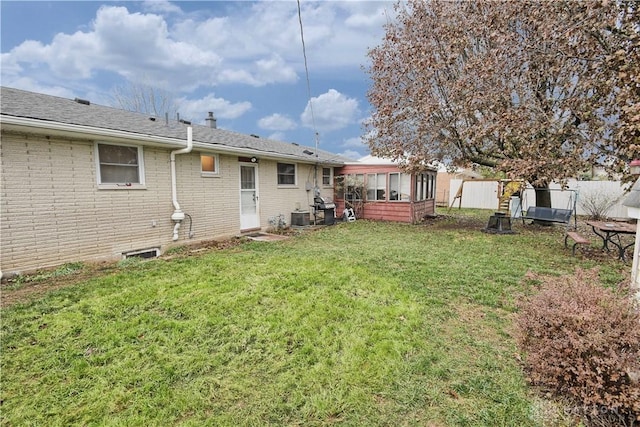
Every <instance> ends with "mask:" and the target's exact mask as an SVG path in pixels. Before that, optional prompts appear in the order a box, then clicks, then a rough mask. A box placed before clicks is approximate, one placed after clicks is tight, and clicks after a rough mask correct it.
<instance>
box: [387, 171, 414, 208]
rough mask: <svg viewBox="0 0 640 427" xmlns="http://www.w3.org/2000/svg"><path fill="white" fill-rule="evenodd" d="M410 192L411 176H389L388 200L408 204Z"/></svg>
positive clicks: (391, 174)
mask: <svg viewBox="0 0 640 427" xmlns="http://www.w3.org/2000/svg"><path fill="white" fill-rule="evenodd" d="M410 191H411V175H408V174H406V173H390V174H389V200H399V201H405V202H408V201H409V198H410V194H409V192H410Z"/></svg>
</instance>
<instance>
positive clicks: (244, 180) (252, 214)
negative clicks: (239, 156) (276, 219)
mask: <svg viewBox="0 0 640 427" xmlns="http://www.w3.org/2000/svg"><path fill="white" fill-rule="evenodd" d="M257 171H258V165H252V164H244V165H240V229H241V230H247V229H250V228H259V227H260V216H259V214H258V212H259V210H258V180H257V176H258V174H257Z"/></svg>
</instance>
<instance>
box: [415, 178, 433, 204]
mask: <svg viewBox="0 0 640 427" xmlns="http://www.w3.org/2000/svg"><path fill="white" fill-rule="evenodd" d="M432 177H433V175H431V174H427V173H419V174H417V175H416V186H415V191H414V194H415V198H416V201H420V200H426V199H430V198H433V197H432V196H430V195H429V194H430V182H431V178H432Z"/></svg>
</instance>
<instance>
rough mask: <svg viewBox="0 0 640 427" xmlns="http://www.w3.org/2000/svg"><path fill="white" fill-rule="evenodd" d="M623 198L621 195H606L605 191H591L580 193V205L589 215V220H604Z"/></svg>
mask: <svg viewBox="0 0 640 427" xmlns="http://www.w3.org/2000/svg"><path fill="white" fill-rule="evenodd" d="M621 197H622V195H621V194H619V193H606V192H605V191H597V190H594V191H590V192H585V193H580V197H579V198H578V204H579V205H580V207H581V208H582V209H583V210H584V211H585V212H586V213H587V215H588V216H589V219H594V220H599V219H604V218H606V216H607V213H608V212H609V211H610V210H611V208H612V207H613V206H615V204H616V203H618V201H619V200H620V198H621Z"/></svg>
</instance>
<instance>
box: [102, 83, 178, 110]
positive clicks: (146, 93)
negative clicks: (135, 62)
mask: <svg viewBox="0 0 640 427" xmlns="http://www.w3.org/2000/svg"><path fill="white" fill-rule="evenodd" d="M113 99H114V103H115V104H116V105H117V106H118V107H119V108H122V109H124V110H127V111H136V112H138V113H144V114H149V115H152V116H155V117H161V116H164V115H165V114H166V113H168V114H169V116H171V117H174V116H176V114H177V112H178V106H177V104H176V102H175V99H174V97H173V95H172V94H171V93H170V92H168V91H166V90H163V89H159V88H157V87H154V86H152V85H150V84H148V83H145V82H128V83H127V84H124V85H122V86H118V87H116V88H114V90H113Z"/></svg>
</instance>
